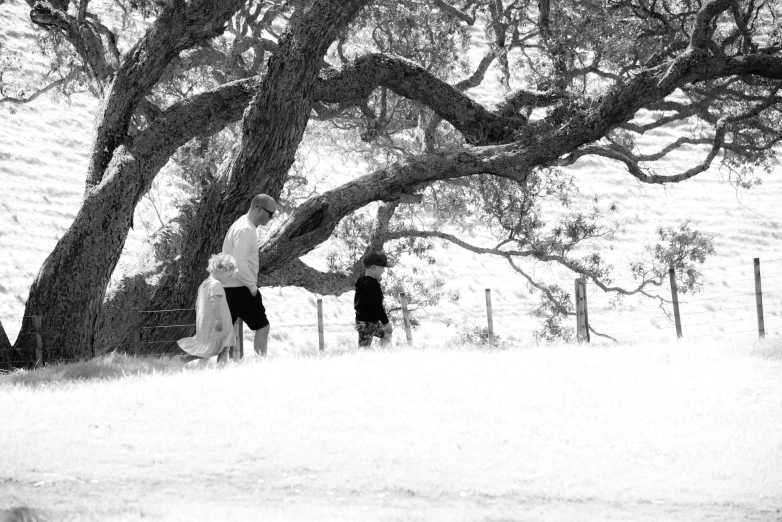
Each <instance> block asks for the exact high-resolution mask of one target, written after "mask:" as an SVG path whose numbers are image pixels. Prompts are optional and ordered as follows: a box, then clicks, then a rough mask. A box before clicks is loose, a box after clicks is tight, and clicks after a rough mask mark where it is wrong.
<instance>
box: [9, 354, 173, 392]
mask: <svg viewBox="0 0 782 522" xmlns="http://www.w3.org/2000/svg"><path fill="white" fill-rule="evenodd" d="M184 367H185V365H184V363H182V362H181V361H180V360H179V359H177V358H176V357H133V356H129V355H124V354H119V353H110V354H108V355H104V356H102V357H96V358H95V359H91V360H89V361H84V362H77V363H60V364H52V365H49V366H46V367H45V368H39V369H37V370H15V371H13V372H9V373H6V374H2V375H0V384H18V385H23V386H38V385H44V384H54V383H65V382H69V381H85V380H109V379H121V378H123V377H129V376H136V375H146V374H160V373H173V372H178V371H181V370H182V368H184Z"/></svg>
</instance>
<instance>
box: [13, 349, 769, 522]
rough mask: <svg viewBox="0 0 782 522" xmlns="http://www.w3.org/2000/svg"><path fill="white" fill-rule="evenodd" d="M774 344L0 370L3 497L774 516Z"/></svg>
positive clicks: (50, 503) (382, 516)
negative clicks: (60, 376) (33, 376)
mask: <svg viewBox="0 0 782 522" xmlns="http://www.w3.org/2000/svg"><path fill="white" fill-rule="evenodd" d="M781 354H782V343H780V342H779V341H774V342H765V343H759V342H758V343H736V344H729V343H720V344H719V345H716V346H708V345H706V344H697V343H686V342H685V343H667V344H652V343H644V344H639V345H632V346H619V347H616V346H615V347H604V348H597V347H583V346H547V347H537V348H531V349H525V350H507V351H480V350H476V349H465V350H426V351H422V350H393V351H374V352H360V353H355V354H350V355H342V356H333V357H322V358H321V357H307V358H305V357H297V358H293V357H286V358H271V359H268V360H264V361H261V362H254V361H248V362H245V363H243V364H240V365H235V366H234V365H232V366H229V367H227V368H224V369H221V370H213V369H207V370H198V369H193V370H192V371H191V370H185V371H182V370H181V369H180V368H173V371H171V372H165V373H159V372H155V373H146V374H141V375H138V376H137V375H136V374H135V368H136V367H138V366H133V365H131V364H128V365H127V370H128V376H127V377H125V376H122V375H121V374H119V375H116V374H115V375H114V376H108V377H107V379H106V380H101V379H93V380H86V381H78V380H76V381H73V380H61V381H60V382H55V383H50V384H41V385H35V384H33V385H30V386H27V385H9V384H6V383H7V382H8V380H10V377H12V376H8V377H5V376H0V411H3V412H4V415H3V422H2V424H0V462H2V463H3V465H2V466H0V510H2V509H10V508H13V507H16V506H19V505H24V506H30V507H32V508H38V509H43V510H47V511H52V512H54V513H55V515H56V516H54V517H52V518H51V519H52V520H72V519H73V520H80V521H92V520H101V521H103V520H134V521H135V520H172V521H173V520H474V521H487V520H494V521H500V520H525V521H526V520H535V521H538V520H547V521H552V520H554V521H560V520H563V521H564V520H578V521H582V520H583V521H605V520H612V521H613V520H632V521H648V520H657V521H666V522H667V521H671V520H674V521H688V522H689V521H701V520H704V521H705V520H754V521H759V520H763V521H769V522H771V521H775V522H777V521H779V520H780V517H782V513H781V512H780V511H779V509H780V508H782V490H781V489H780V484H782V452H780V451H779V448H780V447H781V445H782V432H781V431H780V430H779V426H780V423H782V358H781V357H782V356H781ZM172 366H173V364H172ZM47 371H53V370H47ZM74 377H75V376H74ZM33 382H34V381H33Z"/></svg>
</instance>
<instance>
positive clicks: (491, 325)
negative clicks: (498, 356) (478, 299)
mask: <svg viewBox="0 0 782 522" xmlns="http://www.w3.org/2000/svg"><path fill="white" fill-rule="evenodd" d="M486 322H487V323H488V326H489V348H494V320H493V319H492V316H491V289H490V288H487V289H486Z"/></svg>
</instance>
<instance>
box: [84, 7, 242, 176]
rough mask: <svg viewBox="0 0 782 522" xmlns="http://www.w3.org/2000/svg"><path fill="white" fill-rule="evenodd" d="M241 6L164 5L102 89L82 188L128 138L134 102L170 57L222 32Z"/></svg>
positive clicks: (164, 68) (159, 73)
mask: <svg viewBox="0 0 782 522" xmlns="http://www.w3.org/2000/svg"><path fill="white" fill-rule="evenodd" d="M243 4H244V1H243V0H222V1H221V2H218V3H216V4H215V2H213V1H211V0H195V1H193V2H191V3H188V4H185V3H184V2H173V3H170V4H167V6H166V7H165V8H164V9H163V11H162V12H161V13H160V16H159V17H158V18H157V20H155V22H154V24H153V25H152V27H151V28H150V29H149V30H147V32H146V33H145V34H144V36H143V37H142V38H141V39H140V40H139V41H138V42H137V43H136V45H134V46H133V48H132V49H131V50H130V51H128V52H127V53H126V55H125V58H124V59H123V61H122V64H121V65H120V67H119V69H118V70H117V71H116V73H115V75H114V77H113V79H112V82H111V84H110V85H109V87H108V89H107V91H106V92H105V93H104V96H103V99H104V103H103V104H102V105H101V107H100V111H99V114H98V116H97V121H98V124H97V125H96V129H95V131H96V132H95V139H94V142H93V148H92V152H91V154H90V163H89V167H88V173H87V182H86V190H87V191H89V190H91V189H92V188H93V187H95V186H96V185H97V184H98V183H100V181H101V179H102V178H103V174H104V170H105V168H106V166H107V165H108V163H109V161H110V160H111V157H112V154H113V152H114V149H115V148H116V147H117V146H119V144H120V143H121V142H122V141H123V140H124V139H125V138H126V136H127V130H128V124H129V122H130V118H131V116H132V114H133V112H134V111H135V109H136V106H137V105H138V103H139V100H141V98H142V97H144V96H146V95H147V94H148V93H149V91H150V90H151V89H152V88H153V87H154V86H155V84H156V83H157V81H158V80H159V79H160V77H161V75H162V74H163V73H164V71H165V70H166V67H167V66H168V64H169V63H170V62H171V60H173V59H174V58H175V57H176V56H177V55H178V54H179V52H181V51H183V50H185V49H188V48H190V47H192V46H194V45H195V44H197V43H198V42H200V41H203V40H205V39H207V38H212V37H214V36H217V35H219V34H221V33H222V32H223V30H224V26H225V23H226V22H227V21H228V19H229V18H230V17H231V16H232V15H233V14H234V13H235V12H236V11H237V10H238V9H239V8H240V7H241V6H242V5H243Z"/></svg>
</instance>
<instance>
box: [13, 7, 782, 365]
mask: <svg viewBox="0 0 782 522" xmlns="http://www.w3.org/2000/svg"><path fill="white" fill-rule="evenodd" d="M28 9H29V7H28V6H27V4H26V3H24V2H23V1H22V0H10V1H7V2H5V3H4V4H3V5H2V6H0V11H2V15H3V16H1V17H0V42H1V43H2V45H3V47H4V48H6V49H18V50H24V49H27V48H30V47H31V46H33V44H34V40H33V33H32V32H31V29H30V24H29V21H28V18H27V17H28ZM25 56H26V60H27V61H26V62H25V67H31V66H42V64H43V62H44V57H43V56H41V55H40V54H37V55H29V54H28V55H25ZM491 89H492V86H491V83H490V82H488V83H487V85H486V86H485V87H483V90H482V91H480V92H478V93H476V96H478V97H482V98H485V97H488V96H490V92H491ZM95 107H96V102H95V100H94V99H92V98H90V97H89V96H86V95H75V96H73V97H72V99H71V100H70V102H67V103H66V102H65V101H60V102H55V101H52V100H51V99H49V98H47V97H41V98H39V99H37V100H36V101H35V102H34V103H31V104H29V105H25V106H17V107H11V106H9V105H8V104H4V105H0V122H1V123H0V179H1V180H2V183H3V185H2V188H3V190H2V192H0V257H2V260H3V261H4V262H3V263H1V264H0V320H2V322H3V325H4V326H5V330H6V332H7V333H8V336H9V337H10V339H11V341H13V340H14V339H15V337H16V334H17V331H18V327H19V323H20V322H21V315H22V314H23V311H24V302H25V300H26V298H27V294H28V290H29V287H30V284H31V283H32V281H33V279H34V277H35V274H36V273H37V271H38V269H39V268H40V266H41V264H42V262H43V260H44V259H45V258H46V256H47V255H48V253H49V252H50V251H51V250H52V249H53V248H54V246H55V244H56V242H57V240H58V239H59V237H60V236H61V235H62V234H63V233H64V232H65V231H66V230H67V228H68V226H69V224H70V222H71V221H72V219H73V218H74V216H75V214H76V212H77V211H78V208H79V204H80V201H81V194H82V189H83V181H84V174H85V168H86V163H87V154H88V152H89V145H90V137H91V134H92V119H93V112H94V109H95ZM665 138H666V136H665V135H658V136H655V137H652V141H654V140H664V139H665ZM698 157H699V156H697V155H694V154H693V153H692V151H682V152H680V153H679V154H677V155H673V156H672V157H671V158H670V160H669V162H668V164H667V165H666V166H665V168H666V169H667V170H668V171H670V172H677V171H680V170H684V168H687V167H688V166H691V165H692V164H693V163H695V162H696V161H697V159H696V158H698ZM340 161H341V160H340ZM316 168H317V169H322V170H324V171H333V170H334V168H333V161H332V162H329V161H328V160H327V159H322V161H321V162H320V163H318V165H317V167H316ZM573 171H574V172H576V173H577V176H578V179H579V183H580V184H581V186H582V188H583V190H584V192H585V194H586V195H590V194H596V195H600V196H601V197H602V198H603V201H604V202H605V204H606V205H608V204H611V203H615V204H616V205H617V206H618V208H619V212H620V213H621V216H623V217H622V219H624V220H625V221H624V225H625V230H624V232H623V233H622V234H621V235H620V240H619V241H618V243H617V245H616V250H614V251H613V252H610V253H608V252H604V253H603V254H605V255H608V256H610V257H611V259H615V263H614V264H615V265H616V267H617V268H618V269H620V273H619V274H618V279H619V282H623V280H624V282H627V272H626V263H625V259H626V258H628V257H630V256H631V255H632V254H633V253H634V252H638V251H640V250H641V249H642V247H643V245H644V244H648V243H651V242H653V241H654V237H653V233H654V229H655V228H656V227H657V226H673V225H676V224H677V223H679V222H681V221H683V220H686V219H689V220H691V222H692V226H693V227H694V228H698V229H702V230H705V231H708V232H709V233H711V234H713V235H714V236H715V246H716V248H717V254H716V255H715V256H714V257H712V258H711V259H710V260H709V261H708V263H707V264H706V266H705V269H704V272H705V273H706V275H707V285H706V286H705V288H704V290H703V292H702V294H701V295H699V296H695V297H693V298H692V299H698V301H693V302H692V303H690V304H687V305H685V304H683V305H682V312H683V313H691V314H696V315H694V316H693V317H690V318H688V319H687V321H685V335H689V336H691V335H714V334H726V333H727V334H732V333H735V335H736V336H738V337H743V336H746V337H747V338H753V337H754V336H755V335H756V334H754V333H753V332H752V330H753V329H756V325H755V323H754V322H753V321H755V315H754V314H755V311H754V308H753V306H754V295H752V293H753V292H754V286H753V284H754V283H753V275H752V272H751V268H752V267H751V263H752V258H755V257H759V258H761V260H762V268H763V274H764V294H765V295H764V306H765V313H766V316H767V320H766V326H767V330H768V332H767V333H768V335H769V336H778V335H780V333H782V330H780V328H782V320H781V319H780V316H781V314H782V221H780V219H779V212H778V203H779V201H780V200H782V167H780V166H779V165H777V167H776V169H775V171H774V172H773V173H771V174H769V175H763V185H762V186H761V187H759V188H757V189H754V190H752V191H749V192H747V191H740V192H737V191H735V190H734V189H733V188H732V187H731V186H730V185H729V184H728V183H727V182H726V180H725V176H726V175H725V174H724V173H721V172H719V171H718V170H717V169H712V170H711V171H709V172H708V173H705V174H702V175H700V176H698V177H697V178H696V179H694V180H690V181H686V182H684V183H680V184H677V185H675V186H669V187H657V186H653V187H650V186H642V185H640V184H639V183H638V182H636V181H635V180H634V178H632V177H631V176H630V175H629V174H627V173H626V172H624V171H623V170H622V169H621V168H619V167H618V166H616V165H606V164H605V163H602V162H598V161H587V160H583V161H580V162H579V163H578V164H576V165H575V166H574V167H573ZM140 212H147V213H150V212H152V210H151V208H150V207H149V206H146V207H145V209H140ZM552 215H554V214H552ZM147 217H148V216H143V215H139V216H137V219H136V220H135V221H136V223H141V222H142V221H143V220H144V219H145V218H147ZM137 228H138V229H137V230H135V231H134V232H133V233H132V234H131V237H130V239H129V241H128V245H126V255H125V256H124V257H123V260H121V261H120V266H121V267H122V266H133V265H134V264H135V260H134V256H135V255H136V254H137V252H138V251H139V249H140V245H141V241H142V239H143V238H144V236H145V231H144V230H143V228H142V227H137ZM475 241H476V242H481V241H485V239H483V240H482V239H481V238H476V239H475ZM322 252H323V251H322V249H321V250H316V251H315V252H314V253H313V254H311V255H310V259H312V260H314V262H316V263H318V262H320V261H321V259H319V257H321V258H322V256H323V253H322ZM437 257H438V263H437V264H436V265H434V266H429V265H425V264H422V263H420V262H418V261H416V260H406V263H405V266H407V267H418V268H420V269H421V270H424V271H427V272H428V273H429V274H431V276H432V277H441V278H443V279H444V280H445V281H447V283H448V288H449V289H452V290H458V291H459V293H460V294H461V300H460V302H459V303H458V304H451V303H443V305H442V306H441V307H439V308H438V309H437V310H432V311H431V313H430V314H428V315H425V316H423V317H421V321H422V323H423V327H422V328H421V329H420V330H419V331H416V332H414V336H415V340H417V341H423V340H425V341H427V342H429V343H442V342H445V341H446V340H448V339H450V338H453V337H454V336H455V335H457V334H458V333H459V331H460V329H464V328H469V327H472V326H476V327H482V326H484V325H485V324H486V320H485V314H486V308H485V289H486V288H490V289H492V303H493V306H494V323H495V329H496V332H497V334H498V335H499V336H500V337H501V338H503V337H504V338H508V337H511V336H513V337H517V338H522V339H525V340H530V339H531V332H532V330H534V329H535V328H536V326H537V320H536V319H535V318H533V317H530V315H529V314H528V311H529V310H530V309H531V308H532V307H533V306H534V304H535V303H536V301H537V298H536V297H534V296H530V293H529V290H528V288H527V287H526V285H525V283H524V281H523V280H522V279H521V278H520V277H519V276H517V275H515V274H514V273H513V271H512V270H511V269H510V268H509V267H508V266H507V265H506V264H505V263H504V262H501V261H498V260H494V259H489V258H485V257H480V256H477V255H474V254H471V253H469V252H463V251H461V250H460V249H458V248H456V247H451V248H450V249H444V248H443V249H440V250H439V254H438V256H437ZM528 268H533V267H531V266H528ZM621 270H625V272H624V273H622V272H621ZM535 271H536V273H538V274H545V275H547V276H549V277H550V278H551V279H552V280H555V281H557V282H559V283H560V284H561V285H562V286H563V287H565V288H568V289H569V288H572V286H573V278H574V276H575V275H574V274H572V273H570V272H569V271H568V270H563V269H557V268H554V269H550V268H547V267H544V266H538V267H535ZM662 292H663V294H664V295H666V296H667V295H668V293H667V292H668V290H667V289H663V290H662ZM589 295H590V322H591V324H592V326H593V327H595V328H596V329H598V330H599V331H601V332H606V333H609V334H612V335H614V336H615V337H618V338H621V339H625V338H629V337H633V336H637V337H648V336H649V335H659V336H661V337H667V338H670V337H672V336H673V335H674V334H673V333H672V332H673V330H672V326H671V325H670V324H669V322H668V321H667V320H666V319H665V318H664V316H663V315H662V314H661V313H660V312H659V311H658V310H657V309H656V308H655V307H654V306H651V307H650V306H649V305H650V303H648V302H642V301H639V300H634V299H627V300H625V302H624V304H623V305H622V306H621V307H619V308H614V307H611V306H610V305H609V303H608V299H607V298H605V297H603V296H600V295H599V293H598V291H597V290H596V289H593V288H590V290H589ZM316 297H318V296H314V295H312V294H310V293H308V292H305V291H303V290H300V289H296V288H281V289H265V290H264V301H265V302H266V303H267V307H268V309H269V316H270V320H271V321H272V324H273V329H272V334H271V335H272V337H271V339H272V340H271V343H272V344H271V348H270V349H271V350H272V351H276V352H277V353H285V352H298V351H300V350H313V349H315V346H316V345H317V339H318V337H317V327H316V321H317V316H316V307H315V299H316ZM696 303H697V304H696ZM324 309H325V321H326V343H327V349H329V350H340V349H344V348H345V347H348V346H351V347H352V346H353V345H354V343H355V334H354V332H353V331H352V330H351V328H350V323H351V321H352V296H351V295H349V294H348V295H344V296H342V297H339V298H335V297H325V298H324ZM701 316H702V317H701ZM703 317H705V318H706V319H703ZM706 323H708V324H706ZM696 325H699V326H696ZM700 325H702V326H700ZM657 328H662V330H660V331H657ZM403 341H404V335H403V334H402V333H401V331H399V332H398V333H397V342H403Z"/></svg>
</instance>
